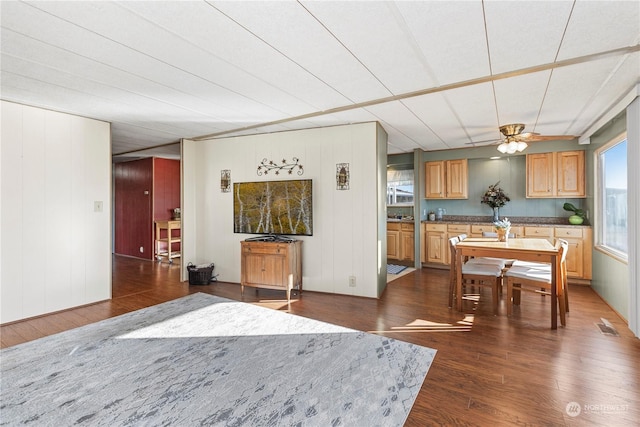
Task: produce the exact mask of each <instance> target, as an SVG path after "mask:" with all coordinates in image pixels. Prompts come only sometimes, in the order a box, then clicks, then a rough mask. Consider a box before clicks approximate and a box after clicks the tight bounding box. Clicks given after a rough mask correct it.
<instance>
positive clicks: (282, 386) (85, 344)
mask: <svg viewBox="0 0 640 427" xmlns="http://www.w3.org/2000/svg"><path fill="white" fill-rule="evenodd" d="M435 353H436V350H434V349H430V348H426V347H421V346H417V345H413V344H409V343H405V342H402V341H397V340H393V339H390V338H386V337H382V336H378V335H373V334H368V333H364V332H359V331H355V330H351V329H347V328H343V327H339V326H336V325H331V324H328V323H323V322H319V321H315V320H311V319H306V318H303V317H300V316H295V315H291V314H287V313H284V312H280V311H276V310H271V309H267V308H262V307H257V306H254V305H251V304H247V303H241V302H237V301H232V300H227V299H224V298H220V297H215V296H211V295H208V294H203V293H198V294H193V295H189V296H186V297H184V298H180V299H177V300H174V301H170V302H167V303H164V304H160V305H156V306H152V307H148V308H145V309H142V310H138V311H135V312H131V313H127V314H124V315H122V316H118V317H115V318H111V319H107V320H104V321H101V322H98V323H94V324H91V325H87V326H84V327H81V328H77V329H73V330H70V331H66V332H63V333H60V334H57V335H52V336H49V337H45V338H42V339H39V340H36V341H32V342H28V343H25V344H21V345H18V346H15V347H10V348H7V349H3V350H2V351H1V352H0V357H1V359H0V361H1V369H2V377H1V380H0V390H1V392H0V402H1V405H0V424H2V425H22V424H29V425H52V426H54V425H55V426H71V425H76V424H77V425H87V426H96V425H98V426H116V425H136V426H137V425H149V426H151V425H153V426H157V425H164V426H169V425H173V426H195V425H224V426H238V425H249V426H294V425H295V426H360V425H367V426H373V425H379V426H400V425H402V424H403V423H404V422H405V420H406V418H407V416H408V414H409V411H410V410H411V407H412V405H413V403H414V401H415V398H416V396H417V394H418V392H419V391H420V388H421V386H422V383H423V381H424V378H425V376H426V374H427V371H428V370H429V367H430V366H431V362H432V361H433V358H434V356H435Z"/></svg>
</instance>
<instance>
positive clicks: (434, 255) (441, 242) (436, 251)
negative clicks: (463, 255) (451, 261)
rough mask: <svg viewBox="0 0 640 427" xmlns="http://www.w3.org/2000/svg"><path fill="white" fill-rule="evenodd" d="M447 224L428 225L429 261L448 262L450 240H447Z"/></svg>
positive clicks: (427, 247)
mask: <svg viewBox="0 0 640 427" xmlns="http://www.w3.org/2000/svg"><path fill="white" fill-rule="evenodd" d="M446 235H447V225H446V224H429V223H427V225H426V250H427V263H435V264H446V260H447V258H446V256H447V251H448V250H449V248H448V242H447V241H446Z"/></svg>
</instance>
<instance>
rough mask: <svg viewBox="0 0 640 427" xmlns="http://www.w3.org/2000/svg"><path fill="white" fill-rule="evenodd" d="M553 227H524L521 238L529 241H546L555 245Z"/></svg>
mask: <svg viewBox="0 0 640 427" xmlns="http://www.w3.org/2000/svg"><path fill="white" fill-rule="evenodd" d="M554 235H555V233H554V228H553V227H529V226H527V227H524V234H523V236H522V237H527V238H530V239H547V240H548V241H549V242H550V243H551V244H554V243H555V237H554Z"/></svg>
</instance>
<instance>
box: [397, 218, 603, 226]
mask: <svg viewBox="0 0 640 427" xmlns="http://www.w3.org/2000/svg"><path fill="white" fill-rule="evenodd" d="M509 220H510V221H511V226H512V227H525V226H537V227H557V226H568V227H583V228H585V227H586V228H591V225H590V224H588V223H587V222H586V221H585V223H583V224H580V225H573V224H569V218H568V217H511V218H509ZM387 222H411V223H413V222H414V220H413V219H410V220H407V219H394V218H388V219H387ZM420 222H423V223H428V224H434V223H435V224H461V225H491V224H493V220H492V218H491V217H488V216H459V215H445V216H444V217H443V218H442V220H441V221H426V220H422V221H420Z"/></svg>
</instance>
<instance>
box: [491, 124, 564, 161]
mask: <svg viewBox="0 0 640 427" xmlns="http://www.w3.org/2000/svg"><path fill="white" fill-rule="evenodd" d="M499 129H500V133H502V135H504V140H502V141H501V143H500V145H498V151H499V152H501V153H503V154H514V153H516V152H520V151H523V150H524V149H525V148H527V147H528V144H527V142H536V141H553V140H571V139H574V138H576V136H574V135H540V134H539V133H536V132H524V133H523V132H522V131H523V130H524V124H522V123H512V124H507V125H502V126H500V128H499Z"/></svg>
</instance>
